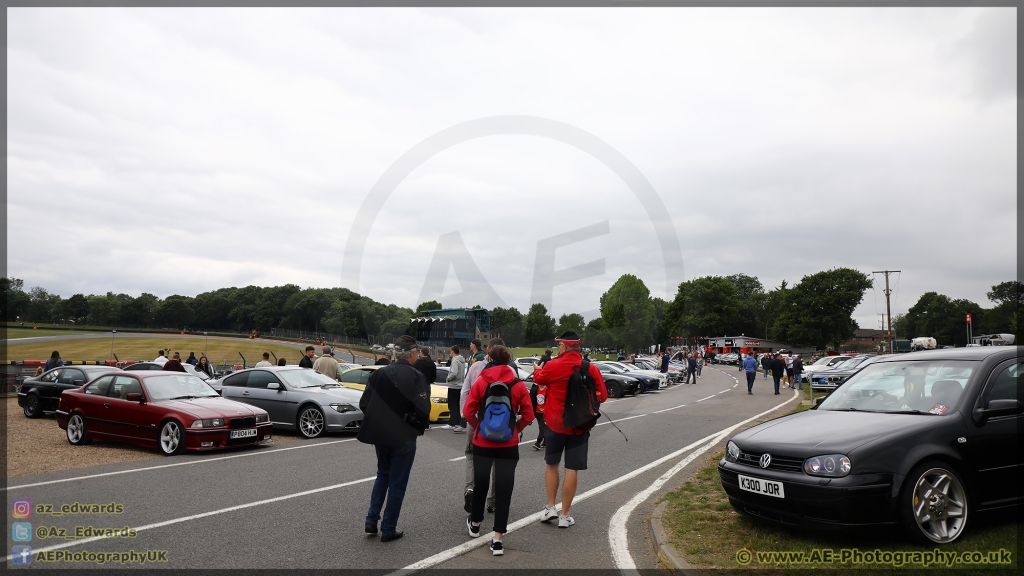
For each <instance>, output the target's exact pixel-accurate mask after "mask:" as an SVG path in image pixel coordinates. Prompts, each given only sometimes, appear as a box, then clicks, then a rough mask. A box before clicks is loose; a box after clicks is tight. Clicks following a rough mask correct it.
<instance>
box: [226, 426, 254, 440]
mask: <svg viewBox="0 0 1024 576" xmlns="http://www.w3.org/2000/svg"><path fill="white" fill-rule="evenodd" d="M255 435H256V429H255V428H250V429H249V430H232V431H231V437H232V438H249V437H251V436H255Z"/></svg>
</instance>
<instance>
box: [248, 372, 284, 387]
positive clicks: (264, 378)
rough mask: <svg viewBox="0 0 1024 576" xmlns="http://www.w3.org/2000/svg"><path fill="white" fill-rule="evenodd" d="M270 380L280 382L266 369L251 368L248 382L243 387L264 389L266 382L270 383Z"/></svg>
mask: <svg viewBox="0 0 1024 576" xmlns="http://www.w3.org/2000/svg"><path fill="white" fill-rule="evenodd" d="M271 382H277V383H278V384H280V381H279V380H278V379H277V376H275V375H274V374H273V373H271V372H267V371H266V370H253V371H252V372H249V382H248V383H247V384H246V385H245V387H246V388H263V389H266V387H267V384H270V383H271Z"/></svg>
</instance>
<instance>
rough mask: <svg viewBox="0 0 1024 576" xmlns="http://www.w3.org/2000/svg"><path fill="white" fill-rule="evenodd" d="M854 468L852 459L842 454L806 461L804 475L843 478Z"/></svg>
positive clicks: (816, 457) (817, 457)
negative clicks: (851, 462)
mask: <svg viewBox="0 0 1024 576" xmlns="http://www.w3.org/2000/svg"><path fill="white" fill-rule="evenodd" d="M852 467H853V465H852V464H850V459H849V458H847V457H846V456H843V455H842V454H828V455H825V456H815V457H813V458H808V459H807V460H805V461H804V473H806V474H808V475H810V476H824V477H826V478H842V477H843V476H846V475H847V474H849V473H850V469H851V468H852Z"/></svg>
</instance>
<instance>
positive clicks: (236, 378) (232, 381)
mask: <svg viewBox="0 0 1024 576" xmlns="http://www.w3.org/2000/svg"><path fill="white" fill-rule="evenodd" d="M247 380H249V372H242V373H240V374H232V375H231V376H228V377H227V378H225V379H224V382H223V384H221V385H222V386H236V387H239V388H244V387H245V383H246V381H247Z"/></svg>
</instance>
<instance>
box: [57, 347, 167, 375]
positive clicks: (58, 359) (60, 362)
mask: <svg viewBox="0 0 1024 576" xmlns="http://www.w3.org/2000/svg"><path fill="white" fill-rule="evenodd" d="M164 360H167V359H166V358H164ZM63 365H64V361H63V360H61V358H60V352H58V351H56V350H54V351H53V352H50V359H49V360H47V361H46V367H45V368H44V369H43V371H44V372H45V371H49V370H52V369H54V368H58V367H60V366H63Z"/></svg>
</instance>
